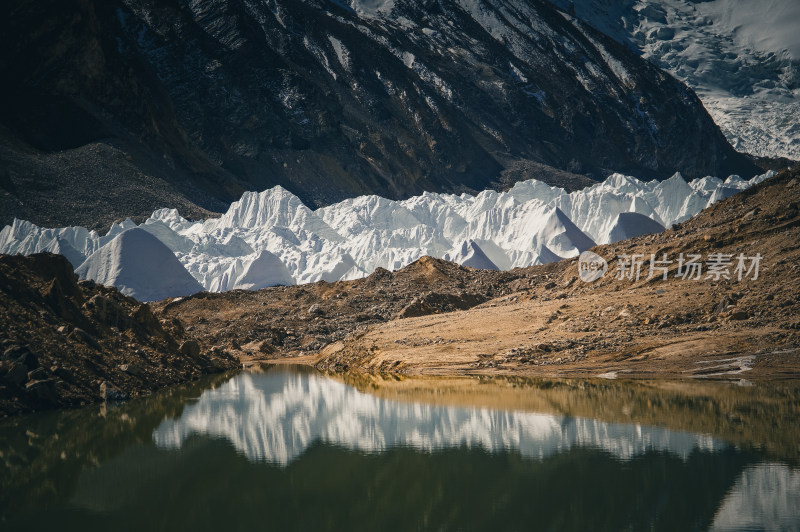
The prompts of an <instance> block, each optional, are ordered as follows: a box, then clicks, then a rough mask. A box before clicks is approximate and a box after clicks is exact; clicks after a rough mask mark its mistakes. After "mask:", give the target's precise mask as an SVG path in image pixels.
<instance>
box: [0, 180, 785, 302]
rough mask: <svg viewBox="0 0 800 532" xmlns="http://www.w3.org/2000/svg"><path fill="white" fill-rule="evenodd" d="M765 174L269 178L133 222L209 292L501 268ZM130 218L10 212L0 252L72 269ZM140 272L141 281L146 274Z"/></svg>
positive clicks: (678, 218)
mask: <svg viewBox="0 0 800 532" xmlns="http://www.w3.org/2000/svg"><path fill="white" fill-rule="evenodd" d="M772 175H774V172H769V173H766V174H763V175H760V176H756V177H754V178H753V179H750V180H744V179H741V178H740V177H739V176H730V177H728V178H727V179H726V180H724V181H723V180H721V179H719V178H716V177H704V178H702V179H695V180H693V181H691V182H688V183H687V182H686V181H685V180H684V179H683V177H682V176H681V175H680V174H675V175H674V176H673V177H671V178H670V179H667V180H665V181H660V182H659V181H649V182H645V181H640V180H639V179H636V178H635V177H631V176H625V175H622V174H613V175H611V176H609V177H608V179H606V180H605V181H603V182H602V183H597V184H595V185H593V186H591V187H587V188H585V189H583V190H580V191H575V192H571V193H568V192H566V191H565V190H564V189H561V188H558V187H551V186H549V185H546V184H544V183H542V182H539V181H536V180H530V181H523V182H519V183H517V184H515V185H514V187H513V188H511V189H510V190H509V191H508V192H496V191H493V190H487V191H484V192H481V193H479V194H477V195H475V196H472V195H469V194H461V195H453V194H436V193H430V192H426V193H424V194H422V195H420V196H416V197H412V198H410V199H407V200H404V201H393V200H389V199H386V198H382V197H379V196H361V197H358V198H353V199H348V200H345V201H342V202H340V203H337V204H334V205H330V206H328V207H324V208H321V209H317V210H312V209H310V208H309V207H307V206H306V205H304V204H303V203H302V202H301V201H300V199H299V198H297V197H296V196H294V195H293V194H292V193H290V192H289V191H288V190H286V189H284V188H282V187H280V186H277V187H274V188H271V189H269V190H265V191H263V192H246V193H245V194H243V195H242V197H241V199H240V200H239V201H236V202H233V203H232V204H231V206H230V208H229V209H228V211H227V212H226V213H224V214H223V215H222V216H221V217H220V218H216V219H209V220H205V221H200V222H190V221H188V220H186V219H184V218H182V217H181V216H180V215H179V214H178V212H177V211H176V210H175V209H160V210H158V211H156V212H154V213H153V215H152V216H151V217H150V218H149V219H148V220H146V221H145V222H144V223H142V224H141V225H139V227H140V228H141V229H144V230H145V231H147V232H148V233H150V234H152V235H153V236H155V237H156V238H157V239H158V240H159V241H161V242H162V243H163V244H164V245H166V246H167V247H168V248H169V249H170V250H171V251H172V252H173V253H174V254H175V256H176V257H177V258H178V260H179V261H180V263H181V264H182V265H183V266H184V268H186V269H187V270H188V271H189V273H191V274H192V276H193V277H194V278H195V279H196V280H197V281H198V282H199V283H200V285H202V287H203V289H205V290H209V291H225V290H231V289H237V288H242V289H258V288H262V287H265V286H272V285H275V284H291V283H308V282H315V281H319V280H324V281H328V282H333V281H337V280H348V279H354V278H358V277H363V276H365V275H368V274H369V273H371V272H372V271H374V270H375V269H376V268H378V267H382V268H386V269H389V270H396V269H399V268H402V267H404V266H406V265H408V264H409V263H411V262H413V261H415V260H417V259H419V258H420V257H422V256H425V255H430V256H434V257H439V258H443V257H449V258H450V259H454V260H456V261H457V262H459V263H464V264H466V265H470V266H478V267H483V268H492V267H496V268H499V269H504V270H505V269H510V268H514V267H524V266H530V265H534V264H543V263H547V262H553V261H557V260H560V259H563V258H571V257H575V256H577V255H579V254H580V253H581V252H582V251H584V250H586V249H588V248H590V247H592V246H594V245H595V244H605V243H610V242H612V241H616V239H619V238H627V237H631V236H638V234H640V233H638V232H637V230H638V231H641V228H649V229H648V230H650V231H657V230H660V228H661V227H662V226H663V227H670V226H671V225H673V224H674V223H676V222H682V221H684V220H686V219H688V218H690V217H692V216H694V215H695V214H697V213H698V212H700V211H701V210H702V209H704V208H705V207H707V206H709V205H711V204H712V203H714V202H716V201H719V200H721V199H724V198H726V197H728V196H730V195H732V194H735V193H737V192H739V191H741V190H744V189H745V188H747V187H749V186H752V185H753V184H756V183H759V182H761V181H763V180H765V179H767V178H769V177H771V176H772ZM625 213H637V214H638V215H641V216H638V217H636V216H620V215H621V214H625ZM642 217H646V218H649V220H651V221H652V223H642V222H643V221H644V222H646V221H647V220H645V218H642ZM133 227H136V224H134V223H133V222H131V221H130V220H126V221H124V222H122V223H120V224H114V225H113V226H112V227H111V229H110V230H109V232H108V233H107V234H106V235H103V236H101V235H99V234H98V233H97V232H95V231H89V230H87V229H85V228H82V227H66V228H60V229H45V228H40V227H38V226H36V225H34V224H32V223H30V222H26V221H22V220H15V221H14V223H13V224H12V225H10V226H6V227H5V228H4V229H3V230H2V231H0V253H9V254H30V253H37V252H42V251H51V252H58V253H61V254H63V255H65V256H66V257H67V258H68V259H69V260H70V262H71V263H72V264H73V266H75V267H76V268H77V267H79V266H80V265H81V263H82V262H83V261H84V260H87V259H88V258H90V256H91V255H92V254H94V253H96V252H98V250H100V248H102V247H103V246H104V245H106V244H108V243H109V242H111V241H112V240H113V239H115V238H118V237H119V235H120V234H121V233H122V232H124V231H126V230H128V229H131V228H133ZM476 257H477V258H476ZM118 266H119V268H120V270H121V271H124V270H125V268H126V266H127V265H126V264H120V265H118ZM137 279H139V280H140V282H141V283H142V286H140V287H138V288H139V290H141V291H144V289H145V288H146V284H147V279H141V276H138V277H137ZM164 293H168V291H166V292H164Z"/></svg>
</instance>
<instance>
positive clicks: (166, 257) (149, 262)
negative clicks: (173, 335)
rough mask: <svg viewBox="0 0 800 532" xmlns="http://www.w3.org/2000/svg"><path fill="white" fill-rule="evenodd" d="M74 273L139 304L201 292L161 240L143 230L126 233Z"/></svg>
mask: <svg viewBox="0 0 800 532" xmlns="http://www.w3.org/2000/svg"><path fill="white" fill-rule="evenodd" d="M75 272H76V273H77V274H78V276H79V277H80V278H81V279H91V280H93V281H95V282H97V283H100V284H102V285H106V286H116V287H117V288H118V289H119V290H120V292H122V293H123V294H127V295H129V296H132V297H135V298H136V299H138V300H139V301H158V300H161V299H165V298H168V297H182V296H188V295H191V294H194V293H197V292H201V291H202V290H203V287H202V286H200V283H198V282H197V281H196V280H195V279H194V277H192V276H191V275H190V274H189V272H187V271H186V269H185V268H184V267H183V265H182V264H181V263H180V261H179V260H178V259H177V257H175V255H174V254H173V253H172V251H170V249H169V248H168V247H167V246H166V245H164V244H163V243H162V242H161V241H160V240H159V239H158V238H156V237H155V236H153V235H151V234H150V233H148V232H147V231H145V230H144V229H139V228H133V229H127V230H125V231H123V232H121V233H119V234H118V235H116V236H115V237H114V238H113V239H111V241H110V242H108V243H107V244H105V245H104V246H102V247H101V248H100V249H98V250H97V251H95V252H94V253H92V254H91V255H90V256H89V257H88V258H87V259H86V261H85V262H84V263H83V264H81V265H80V266H79V267H78V268H77V269H76V270H75Z"/></svg>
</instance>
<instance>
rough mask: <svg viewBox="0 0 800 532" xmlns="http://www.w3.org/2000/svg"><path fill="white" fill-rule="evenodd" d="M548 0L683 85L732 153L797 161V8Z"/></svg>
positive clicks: (772, 0)
mask: <svg viewBox="0 0 800 532" xmlns="http://www.w3.org/2000/svg"><path fill="white" fill-rule="evenodd" d="M553 3H554V4H557V5H559V6H561V7H563V8H564V9H571V10H573V11H574V13H575V14H576V15H577V16H578V17H579V18H581V19H582V20H585V21H586V22H587V23H589V24H591V25H593V26H594V27H596V28H598V29H600V30H601V31H603V32H605V33H607V34H608V35H611V36H613V37H615V38H616V39H617V40H619V41H620V42H623V43H626V44H627V45H629V46H630V47H632V48H634V49H637V50H640V51H641V53H642V54H643V56H644V57H645V58H647V59H648V60H650V61H652V62H653V63H654V64H656V65H658V66H660V67H661V68H663V69H665V70H667V71H668V72H671V73H672V74H674V75H675V76H676V77H677V78H678V79H680V80H683V81H684V82H686V84H687V85H689V86H690V87H691V88H692V89H694V90H695V91H696V92H697V94H698V96H700V98H701V99H702V100H703V104H704V105H705V106H706V108H707V109H708V110H709V112H710V113H711V116H713V117H714V120H715V121H716V122H717V124H719V125H720V127H721V128H722V131H723V133H725V136H726V137H727V138H728V140H730V142H731V143H732V144H733V145H734V146H735V147H736V148H737V149H739V150H741V151H744V152H747V153H752V154H754V155H759V156H764V157H788V158H790V159H794V160H800V127H798V125H797V124H798V121H800V33H798V32H797V27H798V25H800V3H798V2H795V1H793V0H712V1H698V0H691V1H688V2H687V1H683V0H666V1H664V0H659V1H651V0H553Z"/></svg>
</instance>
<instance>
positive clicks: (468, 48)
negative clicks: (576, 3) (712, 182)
mask: <svg viewBox="0 0 800 532" xmlns="http://www.w3.org/2000/svg"><path fill="white" fill-rule="evenodd" d="M376 6H379V7H376ZM353 7H355V9H354V8H353ZM353 7H351V6H348V5H346V4H344V3H342V2H333V1H324V0H288V1H283V2H275V1H274V0H263V1H260V2H252V1H244V0H210V1H207V2H155V1H152V0H112V1H109V2H105V1H104V2H99V1H97V0H88V1H81V2H78V1H77V0H67V1H55V0H48V1H43V2H26V1H23V0H13V1H12V2H11V4H10V5H9V6H8V7H7V10H6V11H7V14H8V16H5V17H3V19H2V22H0V24H2V31H0V46H2V48H3V50H4V54H3V56H2V59H0V71H2V72H3V77H4V79H5V80H7V82H6V83H4V84H3V87H2V89H1V90H2V95H0V96H2V97H0V120H1V121H2V124H3V125H5V126H6V128H7V134H6V135H3V136H2V142H0V144H1V145H2V147H3V149H4V150H6V151H7V152H8V153H9V157H8V159H10V160H17V161H18V162H17V163H16V164H14V165H11V164H7V163H5V162H4V166H5V170H4V171H3V174H2V179H0V185H2V187H3V189H4V191H3V194H2V195H0V202H2V203H0V204H1V205H2V207H3V208H2V215H3V219H0V223H8V222H9V221H10V219H9V218H11V217H13V216H14V215H15V214H22V215H23V216H24V217H25V218H29V219H33V220H34V221H41V219H39V218H37V216H39V213H37V212H33V213H31V214H29V213H28V212H29V211H30V209H28V208H27V207H26V205H29V204H31V203H32V202H33V199H32V198H29V197H28V198H25V201H22V200H20V198H22V197H23V196H24V194H23V192H22V191H20V184H24V183H25V181H24V180H25V179H26V178H28V179H29V178H30V176H29V174H28V171H27V170H26V168H27V166H28V165H27V164H26V161H28V162H30V161H33V160H36V161H39V162H40V163H41V165H42V166H44V167H46V168H47V171H46V172H43V173H42V175H43V176H45V177H46V176H53V175H54V174H56V173H57V171H56V169H57V165H56V163H55V162H54V161H52V158H53V157H52V154H56V153H59V154H60V153H62V151H63V152H64V153H68V154H70V156H72V157H74V158H76V159H77V160H78V161H83V160H84V158H85V157H88V156H87V155H85V154H83V151H82V150H85V147H86V146H97V149H101V150H105V151H107V152H109V157H102V158H100V159H99V160H98V158H97V157H95V158H94V159H92V162H91V164H86V165H83V166H81V165H73V166H71V167H70V168H68V169H65V172H67V173H68V174H70V173H73V174H74V175H76V176H77V175H81V176H86V175H88V176H90V179H89V180H88V181H89V182H88V183H87V184H85V185H84V187H85V188H83V189H78V190H75V189H70V187H69V185H68V182H69V179H66V180H62V182H59V183H57V185H56V186H51V187H46V186H45V185H43V184H41V180H38V179H37V180H35V182H34V183H32V184H30V183H28V184H24V187H23V188H24V190H25V191H27V192H30V190H31V189H35V188H36V186H41V187H44V188H49V190H42V191H41V195H45V196H58V197H61V198H62V199H63V200H64V202H65V204H70V203H68V202H67V200H68V199H69V198H70V197H71V196H74V195H76V194H77V193H80V192H85V193H87V194H88V193H89V192H90V191H91V190H92V187H94V188H102V185H103V184H104V183H105V182H106V180H107V179H108V178H109V177H108V174H109V171H108V167H107V163H106V160H107V159H108V160H111V161H113V165H114V169H115V171H114V172H113V174H114V175H115V176H116V177H117V178H119V177H120V175H121V176H123V178H122V179H121V180H122V181H123V182H124V183H130V184H131V185H129V186H133V185H132V184H136V187H137V188H138V191H139V194H138V196H144V197H146V201H145V203H147V204H149V205H148V208H146V209H145V208H143V207H142V206H141V205H139V204H137V203H134V202H133V201H132V199H131V198H130V197H127V196H123V197H117V198H113V199H110V201H109V204H106V205H97V206H96V209H93V210H97V211H100V214H104V215H107V214H108V213H109V212H116V213H117V214H118V215H119V214H126V215H143V214H145V213H146V212H147V211H148V210H149V211H152V210H153V208H156V207H162V206H164V205H163V204H160V203H159V197H158V196H159V195H158V192H160V191H161V190H162V189H163V190H165V191H168V192H169V193H170V194H172V193H175V194H178V195H181V196H183V197H184V198H186V199H185V200H184V201H183V202H182V205H181V208H183V209H196V206H197V205H200V206H202V207H205V208H207V209H211V210H216V211H220V210H223V205H224V204H225V203H227V202H230V201H232V200H233V199H235V198H237V197H238V196H239V195H240V194H241V192H242V191H243V190H247V189H251V190H252V189H257V190H263V189H264V188H267V187H269V186H273V185H276V184H280V185H283V186H284V187H285V188H287V189H289V190H291V191H292V192H293V193H295V194H297V195H298V196H299V197H300V198H301V199H302V200H303V201H304V202H305V203H307V204H309V205H315V206H316V205H320V204H327V203H330V202H333V201H337V200H341V199H343V198H345V197H352V196H356V195H359V194H367V193H377V194H380V195H382V196H385V197H389V198H402V197H407V196H409V195H411V194H415V193H419V192H422V191H423V190H433V191H443V190H447V191H458V190H483V189H485V188H487V187H490V186H499V185H500V184H502V183H504V182H508V181H511V180H517V179H525V178H530V177H534V176H535V177H539V178H544V179H545V180H548V179H549V180H551V182H552V180H557V181H558V183H557V184H561V185H564V186H568V187H580V186H581V185H582V184H585V183H586V181H585V179H584V178H582V177H581V176H580V175H576V174H581V175H582V174H588V175H591V176H593V177H595V178H600V177H604V176H605V175H607V174H608V173H610V171H621V172H626V173H631V174H635V175H638V176H641V177H659V178H665V177H667V176H669V175H671V174H672V173H674V172H675V171H681V172H682V173H684V174H685V175H686V176H687V177H701V176H703V175H707V174H712V175H727V174H729V173H734V172H738V173H742V174H743V175H746V177H749V176H750V175H752V173H753V168H752V166H751V165H750V164H749V163H748V161H747V160H745V159H743V158H742V157H740V156H739V155H737V154H736V153H735V152H734V151H733V150H732V149H731V148H730V146H729V145H728V144H727V143H726V142H725V139H724V137H723V136H722V135H721V134H720V132H719V131H718V128H717V127H716V126H715V125H714V123H713V122H712V120H711V119H710V117H709V116H708V115H707V114H706V113H705V111H704V109H703V107H702V105H701V104H700V102H699V100H698V99H697V98H696V97H695V95H694V94H693V93H692V92H691V91H689V90H687V89H686V87H685V86H683V85H681V84H680V83H678V82H676V81H675V80H674V79H673V78H671V77H670V76H668V75H666V74H665V73H663V72H662V71H660V70H658V69H657V68H655V67H653V66H652V65H650V64H648V63H646V62H645V61H642V60H641V59H640V58H639V57H637V56H636V54H635V53H633V52H632V51H630V49H629V48H627V47H625V46H622V45H619V44H618V43H616V42H615V41H613V40H612V39H610V38H607V37H605V36H604V35H602V34H600V33H599V32H597V31H595V30H593V29H592V28H590V27H588V26H586V25H584V24H582V23H580V22H578V21H576V20H575V19H573V18H571V17H569V16H567V15H565V14H563V13H559V12H557V11H556V10H555V9H553V8H552V7H551V5H550V4H548V3H547V2H545V1H544V0H534V1H524V2H523V1H522V0H514V1H511V2H500V1H498V0H485V1H477V0H440V1H427V2H417V1H411V0H397V1H394V2H383V3H365V2H356V3H355V4H353ZM104 147H105V148H104ZM6 159H7V158H6V157H4V158H3V160H4V161H5V160H6ZM20 161H21V162H20ZM548 167H555V168H558V169H561V170H563V171H562V172H549V171H548V170H547V168H548ZM564 171H567V172H566V173H565V172H564ZM569 172H572V173H569ZM64 181H66V182H64ZM29 195H31V194H29ZM133 196H137V194H134V195H133ZM173 204H176V203H173ZM193 206H194V207H193ZM115 209H116V211H115ZM46 214H47V215H48V216H49V220H48V223H51V224H52V220H53V219H55V218H57V217H58V216H63V217H64V218H65V219H66V218H69V219H70V223H74V221H73V220H76V219H81V221H82V223H83V224H86V225H92V226H93V225H94V224H95V223H96V221H95V220H91V221H88V222H87V221H86V218H87V217H88V214H87V213H83V212H77V210H67V211H65V212H64V213H63V214H59V213H46ZM92 214H93V215H94V216H95V217H99V216H98V214H97V213H92ZM190 215H191V214H190Z"/></svg>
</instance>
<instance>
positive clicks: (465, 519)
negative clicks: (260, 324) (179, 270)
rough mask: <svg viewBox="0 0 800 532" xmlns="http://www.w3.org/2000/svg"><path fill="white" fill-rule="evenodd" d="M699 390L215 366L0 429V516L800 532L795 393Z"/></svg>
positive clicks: (210, 523)
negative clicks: (216, 370)
mask: <svg viewBox="0 0 800 532" xmlns="http://www.w3.org/2000/svg"><path fill="white" fill-rule="evenodd" d="M698 386H699V385H698ZM702 386H703V387H704V388H703V389H702V391H701V392H697V391H686V390H685V389H683V388H684V387H682V386H677V387H675V388H671V387H669V386H664V385H658V386H652V385H642V384H629V383H628V384H626V383H617V382H609V383H606V382H578V381H542V380H538V381H537V380H525V379H489V380H487V379H466V380H460V379H442V380H441V381H437V380H435V379H425V380H420V381H415V380H413V379H409V380H404V381H393V380H387V381H381V380H380V379H378V380H376V379H363V378H358V377H348V378H343V377H336V378H331V377H328V376H324V375H321V374H318V373H315V372H311V371H307V370H299V369H273V370H268V371H266V372H264V373H243V374H240V375H237V376H235V377H233V378H223V377H219V378H216V379H213V380H209V381H205V382H203V383H200V384H197V385H194V386H191V387H185V388H180V389H176V390H172V391H170V392H168V393H164V394H159V395H157V396H153V397H151V398H148V399H144V400H140V401H132V402H130V403H127V404H124V405H119V406H116V407H111V406H103V407H93V408H87V409H83V410H79V411H66V412H59V413H50V414H40V415H34V416H29V417H26V418H20V419H15V420H11V421H7V422H5V423H2V424H0V452H1V453H2V455H0V474H1V475H2V477H0V478H2V480H0V488H1V489H2V494H0V519H2V521H0V529H3V530H44V529H51V528H59V529H68V530H69V529H81V530H92V529H111V530H252V529H258V530H708V529H716V530H800V459H799V458H800V434H799V433H800V427H798V423H797V421H798V419H797V417H796V414H797V412H798V408H799V406H798V405H799V403H800V399H798V397H799V396H798V393H797V390H798V387H797V386H795V385H792V384H789V385H787V384H782V385H770V386H767V385H758V386H753V387H748V388H742V387H737V386H735V385H731V384H718V385H710V384H709V385H706V384H704V385H702ZM792 420H794V421H795V422H794V423H793V424H792V423H791V421H792Z"/></svg>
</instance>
